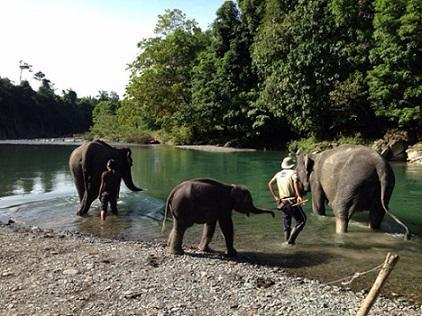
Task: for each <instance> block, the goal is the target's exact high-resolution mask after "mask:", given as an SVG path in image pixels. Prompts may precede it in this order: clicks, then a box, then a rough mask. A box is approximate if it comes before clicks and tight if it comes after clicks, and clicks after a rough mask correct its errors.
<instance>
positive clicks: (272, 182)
mask: <svg viewBox="0 0 422 316" xmlns="http://www.w3.org/2000/svg"><path fill="white" fill-rule="evenodd" d="M276 180H277V174H276V175H275V176H274V177H272V179H271V180H270V181H269V182H268V189H269V190H270V192H271V195H272V196H273V198H274V200H275V201H276V202H278V201H279V200H280V198H279V197H278V196H277V195H276V194H275V192H274V182H276Z"/></svg>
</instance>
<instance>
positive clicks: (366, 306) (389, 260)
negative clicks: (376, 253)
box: [356, 253, 400, 316]
mask: <svg viewBox="0 0 422 316" xmlns="http://www.w3.org/2000/svg"><path fill="white" fill-rule="evenodd" d="M399 258H400V257H399V256H398V255H396V254H391V253H387V257H386V258H385V261H384V264H383V266H382V268H381V270H380V272H379V273H378V276H377V278H376V280H375V282H374V284H373V285H372V288H371V290H370V291H369V293H368V296H367V297H366V298H365V299H364V300H363V302H362V304H361V306H360V308H359V310H358V312H357V314H356V316H366V315H368V313H369V310H370V309H371V307H372V305H374V303H375V300H376V299H377V297H378V295H379V293H380V291H381V288H382V286H383V285H384V283H385V281H386V280H387V278H388V276H389V275H390V273H391V271H393V269H394V266H395V265H396V263H397V261H399Z"/></svg>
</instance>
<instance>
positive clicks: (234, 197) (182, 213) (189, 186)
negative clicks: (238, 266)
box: [163, 179, 274, 256]
mask: <svg viewBox="0 0 422 316" xmlns="http://www.w3.org/2000/svg"><path fill="white" fill-rule="evenodd" d="M232 210H235V211H238V212H240V213H245V214H246V215H248V216H249V214H250V213H254V214H261V213H269V214H272V216H273V217H274V212H272V211H267V210H262V209H258V208H256V207H255V206H254V205H253V202H252V196H251V194H250V192H249V190H248V189H247V188H246V187H244V186H242V185H239V184H225V183H222V182H219V181H216V180H213V179H192V180H188V181H185V182H182V183H180V184H178V185H177V186H176V187H175V188H174V189H173V190H172V191H171V193H170V194H169V196H168V198H167V203H166V209H165V216H164V221H165V220H166V217H167V213H168V212H170V213H171V215H172V216H173V228H172V230H171V232H170V235H169V239H168V245H169V246H170V253H172V254H177V255H181V254H183V253H184V251H183V249H182V243H183V235H184V233H185V231H186V229H187V228H188V227H190V226H192V225H193V224H194V223H197V224H205V225H204V230H203V235H202V239H201V242H200V244H199V249H200V250H202V251H206V252H207V251H211V249H210V248H209V243H210V242H211V240H212V237H213V235H214V231H215V227H216V224H217V221H218V224H219V226H220V228H221V231H222V232H223V235H224V238H225V241H226V248H227V255H229V256H236V254H237V252H236V250H235V249H234V247H233V234H234V230H233V221H232ZM163 224H164V223H163Z"/></svg>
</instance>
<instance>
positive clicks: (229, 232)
mask: <svg viewBox="0 0 422 316" xmlns="http://www.w3.org/2000/svg"><path fill="white" fill-rule="evenodd" d="M218 224H219V225H220V228H221V231H222V232H223V235H224V239H225V240H226V248H227V255H228V256H229V257H235V256H236V255H237V251H236V249H234V247H233V234H234V230H233V221H232V218H231V217H230V216H225V217H221V218H219V219H218Z"/></svg>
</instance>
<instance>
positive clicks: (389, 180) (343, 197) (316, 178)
mask: <svg viewBox="0 0 422 316" xmlns="http://www.w3.org/2000/svg"><path fill="white" fill-rule="evenodd" d="M296 171H297V175H298V178H299V180H300V181H301V182H302V185H303V188H304V190H305V191H311V192H312V209H313V211H314V212H315V213H317V214H319V215H325V202H326V201H327V202H328V205H329V206H330V207H331V208H332V209H333V211H334V214H335V216H336V232H337V233H340V234H341V233H346V232H347V228H348V223H349V220H350V218H351V217H352V215H353V213H354V212H357V211H364V210H369V221H370V227H371V228H372V229H378V228H379V227H380V224H381V221H382V219H383V218H384V215H385V213H386V212H387V213H388V214H389V215H390V216H391V217H392V218H394V219H395V220H396V221H397V222H398V223H399V224H400V225H402V226H403V227H404V228H405V230H406V235H405V236H406V238H407V239H409V237H410V233H409V230H408V228H407V227H406V226H405V225H404V224H403V223H402V222H401V221H400V220H399V219H398V218H397V217H396V216H394V215H393V214H391V213H390V212H389V210H388V202H389V200H390V197H391V194H392V192H393V189H394V183H395V178H394V173H393V170H392V169H391V166H390V165H389V163H388V162H387V161H386V160H385V159H384V158H382V157H381V156H380V155H379V154H378V153H377V152H376V151H374V150H372V149H370V148H368V147H366V146H360V145H341V146H338V147H336V148H334V149H331V150H326V151H323V152H322V153H319V154H314V155H298V156H297V167H296Z"/></svg>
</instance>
